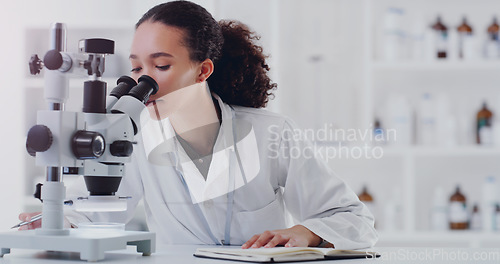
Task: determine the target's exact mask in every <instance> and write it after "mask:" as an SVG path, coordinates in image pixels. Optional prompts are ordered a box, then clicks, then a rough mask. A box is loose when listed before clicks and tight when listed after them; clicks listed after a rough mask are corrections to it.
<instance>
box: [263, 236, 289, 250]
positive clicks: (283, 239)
mask: <svg viewBox="0 0 500 264" xmlns="http://www.w3.org/2000/svg"><path fill="white" fill-rule="evenodd" d="M289 240H290V237H288V236H286V235H282V234H280V233H277V234H275V235H274V237H273V238H272V239H271V240H270V241H269V242H268V243H267V244H266V245H265V246H264V247H266V248H272V247H275V246H277V245H285V244H286V243H287V242H288V241H289Z"/></svg>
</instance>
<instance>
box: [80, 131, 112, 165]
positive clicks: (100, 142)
mask: <svg viewBox="0 0 500 264" xmlns="http://www.w3.org/2000/svg"><path fill="white" fill-rule="evenodd" d="M105 148H106V144H105V141H104V137H103V136H102V135H101V134H100V133H98V132H92V131H85V130H78V131H77V132H76V133H75V135H74V136H73V142H72V149H73V154H75V156H76V158H78V159H95V158H99V157H100V156H102V154H104V150H105Z"/></svg>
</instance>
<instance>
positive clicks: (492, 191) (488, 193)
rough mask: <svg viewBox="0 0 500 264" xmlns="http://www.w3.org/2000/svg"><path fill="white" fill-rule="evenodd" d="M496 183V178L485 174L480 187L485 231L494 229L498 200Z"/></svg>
mask: <svg viewBox="0 0 500 264" xmlns="http://www.w3.org/2000/svg"><path fill="white" fill-rule="evenodd" d="M497 193H498V185H497V181H496V178H495V177H494V176H492V175H490V176H487V177H486V178H485V180H484V182H483V185H482V188H481V218H482V221H483V223H482V228H483V230H484V231H485V232H489V231H492V230H494V229H495V206H496V204H497V202H498V195H497Z"/></svg>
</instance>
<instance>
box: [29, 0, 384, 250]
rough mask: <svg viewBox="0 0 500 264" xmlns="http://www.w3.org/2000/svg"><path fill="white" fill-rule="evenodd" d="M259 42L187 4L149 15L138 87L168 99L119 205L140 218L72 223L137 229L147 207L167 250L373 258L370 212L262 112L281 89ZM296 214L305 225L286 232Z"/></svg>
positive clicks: (152, 118)
mask: <svg viewBox="0 0 500 264" xmlns="http://www.w3.org/2000/svg"><path fill="white" fill-rule="evenodd" d="M255 39H258V38H257V37H255V36H254V35H253V33H252V32H250V31H249V30H248V28H247V27H246V26H245V25H243V24H241V23H239V22H234V21H221V22H217V21H215V20H214V19H213V17H212V16H211V15H210V14H209V13H208V12H207V11H206V10H205V9H204V8H202V7H200V6H198V5H196V4H194V3H191V2H187V1H175V2H169V3H165V4H160V5H158V6H155V7H153V8H152V9H150V10H149V11H148V12H147V13H146V14H144V16H143V17H142V18H141V19H140V20H139V22H138V23H137V24H136V31H135V35H134V40H133V43H132V48H131V55H130V61H131V64H132V77H133V78H134V79H136V80H137V79H138V78H139V77H140V76H141V75H149V76H151V77H153V78H154V79H155V80H156V81H157V82H158V84H159V91H158V93H157V94H155V95H152V96H151V98H150V100H149V101H148V103H147V106H148V110H149V118H145V120H146V121H144V122H143V125H142V131H141V133H140V136H139V139H138V142H139V144H137V147H136V148H135V150H134V156H133V161H134V162H133V164H131V166H129V167H127V176H125V177H124V179H123V182H122V184H121V185H120V189H119V194H123V195H129V196H132V197H133V198H132V199H130V201H129V204H128V205H129V210H127V212H124V213H92V214H85V215H84V214H79V213H76V212H67V214H66V219H67V220H68V222H71V223H73V224H75V225H77V224H78V222H81V221H88V220H92V221H113V222H116V221H127V220H129V219H130V218H131V217H132V216H133V210H132V208H135V206H136V205H137V202H138V201H139V200H140V199H141V198H144V204H145V208H146V215H147V222H148V227H149V229H150V230H151V231H154V232H156V233H157V239H158V240H159V242H160V243H179V244H186V243H189V244H233V245H242V247H243V248H256V247H274V246H277V245H284V246H287V247H288V246H290V247H292V246H319V245H325V244H327V243H328V244H330V245H333V246H335V247H336V248H346V249H351V248H366V247H371V246H373V245H374V244H375V242H376V240H377V235H376V232H375V230H374V227H373V223H374V219H373V216H372V215H371V214H370V212H369V211H368V209H367V208H366V206H365V205H363V204H362V203H361V202H360V201H359V200H358V199H357V196H356V195H355V194H354V193H353V192H352V190H351V189H350V188H349V187H347V186H346V184H345V183H344V182H342V181H341V180H340V179H339V178H337V177H336V176H335V175H334V174H333V172H332V171H331V170H330V169H329V168H328V167H327V166H326V164H324V162H322V161H321V160H319V159H316V158H315V157H314V155H305V154H306V153H302V154H303V155H291V154H292V151H295V150H298V151H299V153H301V152H300V150H304V149H307V148H308V146H309V145H308V144H310V143H308V142H306V141H302V140H300V139H297V138H296V137H294V133H293V131H294V128H295V126H294V124H293V122H291V121H290V120H289V119H287V118H284V117H282V116H280V115H277V114H273V113H270V112H268V111H266V110H263V109H260V108H262V107H264V106H265V105H266V104H267V102H268V97H269V96H270V95H271V92H272V90H273V89H275V87H276V84H274V83H271V80H270V79H269V77H268V76H267V72H268V71H269V67H268V65H267V64H266V62H265V56H264V55H263V54H262V48H261V47H259V46H257V45H256V44H254V43H253V41H254V40H255ZM207 84H208V86H207ZM80 190H83V191H85V189H84V188H81V189H80ZM71 194H72V195H76V196H78V194H77V191H76V190H73V191H72V193H71ZM287 214H290V215H291V216H292V218H293V220H294V222H296V223H297V224H296V225H293V226H292V227H289V228H287V221H286V220H287V217H286V215H287ZM29 217H30V215H28V214H21V215H20V219H21V220H25V219H26V218H29ZM39 225H40V223H39V222H38V223H34V224H31V225H30V226H28V227H27V228H35V227H37V226H39Z"/></svg>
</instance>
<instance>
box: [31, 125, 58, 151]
mask: <svg viewBox="0 0 500 264" xmlns="http://www.w3.org/2000/svg"><path fill="white" fill-rule="evenodd" d="M52 141H53V136H52V132H51V131H50V129H49V128H48V127H46V126H44V125H36V126H33V127H32V128H30V130H29V131H28V137H27V139H26V149H27V150H28V153H30V155H32V154H33V153H35V152H44V151H46V150H48V149H49V148H50V146H51V145H52Z"/></svg>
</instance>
